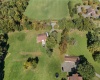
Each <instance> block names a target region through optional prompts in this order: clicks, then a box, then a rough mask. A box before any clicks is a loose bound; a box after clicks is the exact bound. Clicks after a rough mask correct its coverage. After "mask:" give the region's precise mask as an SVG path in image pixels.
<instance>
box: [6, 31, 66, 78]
mask: <svg viewBox="0 0 100 80" xmlns="http://www.w3.org/2000/svg"><path fill="white" fill-rule="evenodd" d="M42 32H45V31H38V32H37V31H34V30H30V31H21V32H14V33H9V40H8V43H9V44H10V47H9V50H8V52H9V53H10V55H9V54H8V56H7V57H6V59H5V77H4V80H19V79H20V80H61V78H62V77H66V75H67V73H61V58H60V54H59V50H58V47H57V46H56V48H55V50H54V53H53V55H52V57H48V55H47V54H46V52H45V48H44V47H42V45H41V44H37V43H36V35H37V34H39V33H42ZM23 36H24V37H23ZM59 36H60V34H59ZM35 56H38V58H39V63H38V66H37V68H36V69H35V70H33V69H29V70H26V69H24V66H23V65H24V62H25V61H26V60H27V59H28V58H29V57H35ZM56 72H58V73H59V78H58V79H56V78H55V73H56Z"/></svg>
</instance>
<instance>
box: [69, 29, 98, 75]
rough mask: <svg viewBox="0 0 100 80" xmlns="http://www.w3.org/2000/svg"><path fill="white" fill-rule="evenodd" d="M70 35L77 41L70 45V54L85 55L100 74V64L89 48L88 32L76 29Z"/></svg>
mask: <svg viewBox="0 0 100 80" xmlns="http://www.w3.org/2000/svg"><path fill="white" fill-rule="evenodd" d="M70 37H73V38H75V39H76V41H77V42H76V45H74V46H69V49H68V54H69V55H75V56H79V55H84V56H85V57H86V58H87V60H88V61H89V62H90V63H91V64H92V65H93V66H94V68H95V70H96V72H97V73H99V74H100V64H99V63H97V62H94V60H93V58H92V54H91V53H90V52H89V51H88V49H87V45H86V44H87V38H86V32H80V31H75V32H73V33H71V34H70Z"/></svg>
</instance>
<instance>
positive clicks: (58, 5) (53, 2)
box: [24, 0, 82, 20]
mask: <svg viewBox="0 0 100 80" xmlns="http://www.w3.org/2000/svg"><path fill="white" fill-rule="evenodd" d="M69 1H70V0H30V2H29V5H28V7H27V9H26V11H25V13H24V14H25V15H26V16H28V17H29V18H31V19H34V20H48V19H53V20H58V19H62V18H65V17H69V10H68V2H69ZM71 1H72V2H73V5H74V4H75V3H81V1H82V0H71Z"/></svg>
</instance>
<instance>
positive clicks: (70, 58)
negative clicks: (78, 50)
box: [65, 56, 80, 62]
mask: <svg viewBox="0 0 100 80" xmlns="http://www.w3.org/2000/svg"><path fill="white" fill-rule="evenodd" d="M79 60H80V58H79V57H78V56H65V61H72V62H77V61H79Z"/></svg>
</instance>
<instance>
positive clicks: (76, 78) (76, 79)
mask: <svg viewBox="0 0 100 80" xmlns="http://www.w3.org/2000/svg"><path fill="white" fill-rule="evenodd" d="M68 80H83V79H82V77H81V76H79V75H78V74H73V75H72V76H69V77H68Z"/></svg>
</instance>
